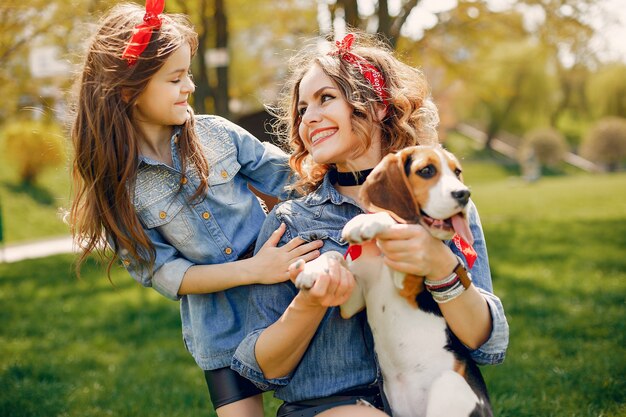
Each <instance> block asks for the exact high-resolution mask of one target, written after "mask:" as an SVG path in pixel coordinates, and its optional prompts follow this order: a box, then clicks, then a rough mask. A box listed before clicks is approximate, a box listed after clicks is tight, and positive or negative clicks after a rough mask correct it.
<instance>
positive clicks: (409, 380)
mask: <svg viewBox="0 0 626 417" xmlns="http://www.w3.org/2000/svg"><path fill="white" fill-rule="evenodd" d="M460 172H461V169H460V165H459V162H458V160H457V159H456V158H455V157H454V156H453V155H452V154H451V153H449V152H447V151H445V150H444V149H443V148H442V147H440V146H438V145H436V146H414V147H410V148H407V149H404V150H402V151H400V152H398V153H395V154H390V155H387V156H386V157H385V158H384V159H383V160H382V161H381V162H380V163H379V164H378V165H377V166H376V168H375V169H374V170H373V171H372V173H371V174H370V176H369V177H368V178H367V181H366V182H365V184H364V185H363V187H362V189H361V191H360V196H361V199H362V201H363V202H364V204H365V205H366V208H367V209H368V210H369V211H370V212H372V214H362V215H359V216H357V217H355V218H353V219H352V220H350V221H349V222H348V223H347V224H346V226H345V227H344V229H343V232H342V236H343V238H344V239H345V240H346V241H348V242H349V243H351V244H361V245H362V252H361V255H360V256H359V257H358V258H357V259H355V260H352V261H351V260H350V259H348V260H347V265H348V267H349V268H350V270H351V272H352V273H353V275H354V276H355V278H356V281H357V284H358V285H357V287H356V288H355V290H354V291H353V293H352V296H351V298H350V300H348V302H347V303H345V304H344V305H342V306H341V314H342V316H343V317H344V318H349V317H351V316H352V315H354V314H356V313H357V312H358V311H360V310H362V309H363V308H364V307H365V306H367V319H368V322H369V325H370V327H371V329H372V334H373V336H374V345H375V349H376V354H377V357H378V361H379V364H380V368H381V371H382V374H383V382H384V384H383V385H384V391H385V395H386V396H387V399H388V401H389V404H390V406H391V410H392V412H393V416H394V417H421V416H427V417H435V416H442V417H443V416H445V417H452V416H483V415H486V416H491V415H492V412H491V406H490V403H489V398H488V395H487V390H486V386H485V383H484V381H483V379H482V376H481V375H480V371H479V370H478V367H477V366H476V364H475V363H474V362H473V361H472V360H471V359H470V357H469V353H468V352H467V349H466V348H465V347H464V346H463V345H462V343H460V341H459V340H458V339H457V338H456V336H454V334H452V332H451V331H450V330H449V329H448V327H447V325H446V322H445V320H444V319H443V317H442V315H441V311H440V310H439V307H438V305H437V304H436V303H435V302H434V301H433V299H432V296H431V295H430V293H429V292H428V291H426V290H425V289H424V284H423V278H422V277H416V276H411V275H405V274H402V273H400V272H397V271H394V270H392V269H390V268H389V267H387V266H386V265H385V264H384V262H383V258H382V256H381V254H380V251H379V249H378V248H377V246H376V244H375V240H374V239H375V238H376V235H377V234H378V233H380V232H381V231H383V230H385V229H386V228H388V227H389V226H391V225H393V224H396V223H398V222H400V223H419V224H421V225H422V226H424V227H425V228H427V229H428V230H429V231H430V232H431V234H432V235H433V236H435V237H437V238H439V239H442V240H445V239H450V238H452V236H453V235H454V233H455V232H456V233H459V234H460V235H461V237H463V238H464V239H465V240H466V241H468V242H469V243H471V242H472V238H471V233H470V231H469V226H468V221H467V219H466V217H465V209H466V206H467V203H468V201H469V194H470V193H469V190H468V188H467V187H466V186H465V185H464V184H463V183H462V181H461V177H460ZM330 257H334V258H337V259H342V260H343V256H342V255H341V254H339V253H338V252H326V253H325V254H324V255H322V256H321V257H320V258H318V259H316V260H315V261H313V262H309V263H308V264H306V265H305V269H304V271H302V272H301V273H300V274H299V275H298V277H297V279H296V286H298V287H299V288H310V287H311V286H312V285H313V284H314V282H315V279H316V277H317V275H318V273H319V271H320V270H323V269H324V268H326V267H327V262H328V258H330Z"/></svg>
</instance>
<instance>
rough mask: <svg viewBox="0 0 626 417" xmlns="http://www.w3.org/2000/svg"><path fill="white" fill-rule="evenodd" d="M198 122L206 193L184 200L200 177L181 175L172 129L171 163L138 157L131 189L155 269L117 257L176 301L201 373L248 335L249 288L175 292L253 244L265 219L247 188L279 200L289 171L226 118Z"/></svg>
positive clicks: (275, 153)
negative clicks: (199, 270) (194, 274)
mask: <svg viewBox="0 0 626 417" xmlns="http://www.w3.org/2000/svg"><path fill="white" fill-rule="evenodd" d="M196 117H197V118H196V132H197V134H198V137H199V138H200V141H201V143H202V147H203V151H204V153H205V156H206V158H207V160H208V163H209V181H208V182H209V188H208V192H207V194H206V196H205V197H204V199H202V200H201V201H199V202H197V204H190V203H189V198H190V197H191V196H192V195H193V194H194V192H195V190H196V189H197V187H198V184H199V179H198V176H197V174H196V173H195V172H194V171H193V170H192V169H191V168H189V170H188V171H187V172H186V173H185V175H184V176H183V173H182V172H181V171H180V170H181V161H180V155H179V153H178V148H177V136H178V131H177V130H175V132H174V135H173V136H172V140H171V147H172V160H173V166H171V167H170V166H168V165H165V164H162V163H159V162H155V161H152V160H150V159H148V158H145V157H141V158H140V161H139V167H138V173H137V179H136V183H135V189H134V190H131V192H132V194H131V195H132V196H133V204H134V206H135V209H136V212H137V214H138V216H139V219H140V220H141V223H142V225H143V227H144V231H145V232H146V233H147V235H148V236H149V237H150V239H151V241H152V243H153V244H154V247H155V249H156V260H155V263H154V266H153V268H152V269H151V270H148V269H147V268H145V267H142V266H141V265H140V264H138V263H136V262H134V261H133V260H132V259H131V258H130V257H128V254H127V253H124V252H120V253H119V255H120V258H121V259H122V263H123V264H124V265H125V267H126V268H127V270H128V271H129V272H130V274H131V275H132V276H133V278H134V279H135V280H137V281H138V282H140V283H141V284H142V285H144V286H146V287H153V288H154V289H155V290H157V291H158V292H159V293H161V294H162V295H164V296H165V297H167V298H170V299H172V300H179V299H180V310H181V318H182V327H183V338H184V341H185V345H186V347H187V349H188V350H189V352H190V353H191V354H192V356H193V357H194V359H195V360H196V362H197V363H198V365H199V366H200V367H201V368H202V369H216V368H221V367H225V366H230V363H231V358H232V355H233V353H234V351H235V348H236V347H237V345H238V344H239V342H240V341H241V339H242V338H243V336H245V333H244V329H243V318H244V317H245V316H246V308H247V302H248V296H247V289H246V287H234V288H231V289H228V290H226V291H220V292H216V293H210V294H200V295H185V296H182V297H180V296H179V295H178V289H179V287H180V284H181V282H182V279H183V276H184V274H185V272H186V271H187V269H188V268H189V267H191V266H192V265H194V264H220V263H224V262H232V261H235V260H237V258H238V257H239V256H240V254H242V253H243V252H245V250H246V249H248V248H249V247H250V246H251V245H253V244H254V242H255V240H256V238H257V235H258V233H259V230H260V229H261V225H262V224H263V221H264V219H265V217H266V214H265V211H264V210H263V208H262V206H261V204H260V202H259V200H258V198H257V197H256V196H255V195H254V194H253V193H252V192H251V191H250V190H249V189H248V183H250V184H252V185H253V186H254V187H255V188H257V189H258V190H259V191H261V192H263V193H265V194H268V195H277V196H279V197H283V198H284V197H285V195H284V194H283V190H284V186H285V184H286V183H287V181H289V180H290V177H291V170H290V169H289V166H288V157H287V155H286V154H285V153H284V152H282V151H281V150H280V149H278V148H277V147H275V146H273V145H271V144H267V143H261V142H260V141H259V140H257V139H256V138H255V137H254V136H252V135H251V134H250V133H248V132H246V131H245V130H244V129H242V128H240V127H239V126H237V125H235V124H233V123H231V122H229V121H227V120H225V119H223V118H220V117H217V116H196ZM181 182H182V183H183V186H182V190H181V191H180V192H179V191H178V190H179V186H180V184H181ZM194 203H196V202H194Z"/></svg>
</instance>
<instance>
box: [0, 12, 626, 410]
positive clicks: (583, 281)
mask: <svg viewBox="0 0 626 417" xmlns="http://www.w3.org/2000/svg"><path fill="white" fill-rule="evenodd" d="M115 3H116V2H114V1H104V0H100V1H98V0H46V1H43V0H26V1H24V0H22V1H18V0H4V1H3V2H2V4H1V5H0V64H1V65H0V94H1V96H2V98H3V100H1V101H0V149H1V150H2V151H1V152H0V245H2V247H0V256H1V255H2V253H3V251H5V250H6V251H8V250H9V249H10V248H11V247H13V246H15V245H18V244H25V243H28V242H30V241H34V240H39V239H46V238H50V237H58V236H64V235H67V233H68V227H67V225H65V224H64V223H63V221H62V214H63V210H64V209H67V208H68V206H69V198H70V189H71V186H70V181H69V173H68V161H69V159H70V158H71V150H70V146H69V143H68V139H67V122H68V120H69V119H70V116H69V114H70V113H71V108H70V106H69V105H68V102H69V101H68V92H69V90H70V87H71V84H72V81H73V80H74V79H75V76H76V75H75V72H74V71H76V70H77V66H76V64H77V63H79V62H80V54H81V52H82V50H83V49H82V48H83V47H84V43H85V39H86V37H87V36H88V33H89V32H90V30H92V29H93V25H94V24H95V22H96V21H97V18H98V17H99V16H100V15H101V14H102V12H103V11H104V10H106V9H107V8H109V7H110V6H111V5H113V4H115ZM166 11H168V12H183V13H186V14H188V15H190V16H191V18H192V20H193V22H194V23H195V25H196V28H197V30H198V31H199V34H200V39H201V43H200V50H199V53H198V55H197V57H196V58H195V59H194V62H193V68H192V71H193V75H194V78H195V81H196V84H197V90H196V93H195V99H194V103H193V105H194V107H195V109H196V111H197V113H205V112H210V113H216V114H220V115H223V116H224V117H227V118H229V119H231V120H233V121H235V122H238V123H240V124H242V125H244V126H246V127H247V128H248V129H249V130H251V131H254V132H255V133H256V134H257V135H258V136H259V137H261V138H263V139H264V140H272V139H273V138H272V137H271V136H270V135H268V134H267V133H266V132H265V131H264V124H265V121H267V120H268V116H267V114H266V113H265V112H264V111H263V104H268V103H269V104H271V103H272V101H273V100H274V99H275V98H276V94H277V93H278V92H279V90H280V87H281V80H282V79H283V78H284V76H285V70H286V62H287V60H288V57H289V56H290V55H291V54H292V53H293V51H294V50H297V48H298V45H299V44H301V42H302V41H303V39H306V38H309V37H311V36H312V35H314V34H316V33H322V34H324V35H332V34H333V33H342V32H343V31H344V30H345V28H346V26H352V27H359V28H362V29H363V30H366V31H368V32H378V33H381V34H382V35H384V36H385V37H386V38H387V39H389V41H390V43H391V45H392V46H393V47H394V48H395V49H396V51H397V52H398V54H399V55H400V56H401V57H402V59H403V60H404V61H406V62H408V63H410V64H412V65H415V66H418V67H420V68H422V69H423V71H424V72H425V73H426V75H427V77H428V79H429V81H430V82H431V85H432V90H433V96H434V99H435V101H436V103H437V104H438V106H439V108H440V111H441V117H442V123H441V129H440V136H441V139H442V142H443V143H444V144H445V146H446V147H448V148H450V149H451V150H453V151H454V152H455V153H457V155H458V156H460V157H461V159H462V163H463V165H464V173H465V174H464V175H465V179H466V182H467V183H468V184H469V185H470V186H471V188H472V198H473V199H474V201H475V202H476V204H477V206H478V208H479V211H480V213H481V218H482V221H483V226H484V230H485V235H486V239H487V244H488V248H489V255H490V264H491V267H492V275H493V283H494V289H495V292H496V293H497V294H498V295H499V296H500V297H501V299H502V301H503V303H504V306H505V309H506V312H507V317H508V320H509V324H510V327H511V342H510V347H509V350H508V352H507V359H506V361H505V363H504V364H502V365H499V366H495V367H484V368H483V373H484V375H485V378H486V381H487V384H488V387H489V389H490V393H491V396H492V401H493V404H494V409H495V412H496V415H498V416H623V415H626V405H625V399H626V398H625V397H626V395H625V393H626V377H625V375H626V347H625V346H626V343H625V342H626V340H625V336H624V335H625V334H626V333H625V325H624V319H625V318H626V315H625V301H626V283H625V282H624V280H625V279H626V260H625V256H624V249H625V248H626V237H625V236H626V221H625V220H626V196H624V192H625V191H626V173H624V172H623V168H624V166H625V162H626V158H625V156H626V128H625V127H624V125H625V123H626V119H625V118H626V45H625V44H626V30H625V28H626V17H625V16H624V13H625V11H626V1H624V0H604V1H601V0H597V1H594V0H519V1H507V0H498V1H496V0H490V1H480V0H474V1H468V0H457V1H454V0H440V1H434V0H433V1H429V0H395V1H394V0H389V1H384V0H379V1H377V2H376V1H373V0H361V1H356V0H334V1H333V0H317V1H315V0H283V1H269V0H259V1H255V2H251V1H244V0H187V1H183V0H168V1H167V2H166ZM0 260H2V258H1V257H0ZM74 261H75V257H74V255H72V254H67V255H57V256H50V257H45V258H41V259H32V260H24V261H20V262H14V263H7V262H4V263H1V262H0V322H1V323H2V326H1V327H0V415H1V416H148V415H149V416H210V415H214V413H213V409H212V407H211V404H210V401H209V400H208V395H207V393H206V387H205V384H204V381H203V377H202V374H201V372H200V371H199V369H198V368H197V367H196V366H195V364H194V362H193V360H192V359H191V357H190V356H189V355H188V354H187V353H186V351H185V349H184V346H183V343H182V337H181V334H180V318H179V313H178V304H177V303H174V302H171V301H169V300H166V299H164V298H163V297H160V296H159V295H158V294H156V293H155V292H154V291H152V290H146V289H143V288H141V287H139V286H138V285H137V284H136V283H134V281H133V280H132V279H131V278H130V277H129V276H128V275H127V274H126V272H125V271H124V270H123V269H122V268H121V267H114V268H113V271H112V274H111V282H109V280H108V279H107V277H106V272H105V267H104V266H103V265H102V264H101V263H99V262H98V259H97V258H95V257H94V258H93V259H90V260H89V261H88V263H87V264H86V266H85V268H84V270H83V275H82V278H81V279H78V278H76V276H75V274H74V272H73V266H74ZM265 400H266V404H267V414H266V415H268V416H270V415H273V412H274V410H275V408H276V407H277V405H278V404H279V402H278V401H277V400H275V399H273V398H272V397H271V393H268V394H266V397H265Z"/></svg>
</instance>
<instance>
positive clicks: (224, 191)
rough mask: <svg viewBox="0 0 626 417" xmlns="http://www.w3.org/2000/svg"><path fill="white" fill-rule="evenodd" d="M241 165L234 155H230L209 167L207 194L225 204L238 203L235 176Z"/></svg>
mask: <svg viewBox="0 0 626 417" xmlns="http://www.w3.org/2000/svg"><path fill="white" fill-rule="evenodd" d="M240 168H241V165H240V164H239V161H237V158H236V157H235V156H234V155H231V156H229V157H227V158H225V159H223V160H221V161H219V162H216V163H214V164H213V165H212V166H210V167H209V192H210V193H212V194H213V195H214V196H215V198H217V199H219V200H220V201H223V202H225V203H226V204H236V203H238V202H239V200H240V198H238V192H237V184H236V181H235V176H236V175H237V173H238V172H239V169H240Z"/></svg>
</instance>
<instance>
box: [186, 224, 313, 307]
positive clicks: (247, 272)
mask: <svg viewBox="0 0 626 417" xmlns="http://www.w3.org/2000/svg"><path fill="white" fill-rule="evenodd" d="M284 232H285V225H284V224H281V225H280V226H279V227H278V229H276V230H275V231H274V232H273V233H272V234H271V235H270V237H269V239H268V240H267V242H265V244H264V245H263V246H262V247H261V249H260V250H259V252H258V253H257V254H256V255H254V256H253V257H251V258H248V259H243V260H240V261H235V262H227V263H223V264H215V265H193V266H191V267H190V268H189V269H187V272H185V275H184V276H183V280H182V282H181V284H180V288H179V289H178V294H179V295H185V294H204V293H211V292H217V291H223V290H226V289H228V288H232V287H237V286H240V285H249V284H274V283H277V282H282V281H286V280H287V279H289V272H288V267H289V265H290V264H291V263H293V262H295V261H296V260H298V259H304V260H305V261H309V260H312V259H315V258H317V257H318V256H319V255H320V253H319V251H318V250H317V249H319V248H320V247H321V246H322V242H321V241H319V240H318V241H314V242H310V243H306V242H305V241H304V240H303V239H302V238H300V237H295V238H293V239H291V240H290V241H289V242H288V243H287V244H285V245H283V246H281V247H277V245H278V242H279V241H280V238H281V237H282V235H283V233H284Z"/></svg>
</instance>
